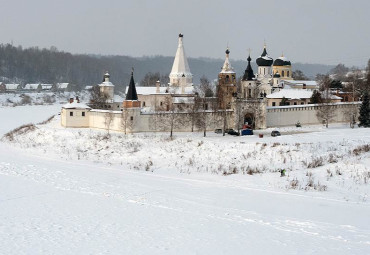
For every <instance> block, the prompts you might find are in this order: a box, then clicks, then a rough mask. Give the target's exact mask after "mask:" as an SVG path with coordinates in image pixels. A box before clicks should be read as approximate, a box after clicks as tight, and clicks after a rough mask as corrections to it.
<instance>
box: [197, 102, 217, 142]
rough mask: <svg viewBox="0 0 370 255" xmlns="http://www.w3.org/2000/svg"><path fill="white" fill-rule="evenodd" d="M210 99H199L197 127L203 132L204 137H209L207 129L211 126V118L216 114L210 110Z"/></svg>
mask: <svg viewBox="0 0 370 255" xmlns="http://www.w3.org/2000/svg"><path fill="white" fill-rule="evenodd" d="M212 99H213V98H210V97H199V98H198V105H199V106H198V112H197V118H196V122H195V125H196V126H197V128H198V130H200V131H203V136H204V137H206V136H207V128H208V126H209V125H210V122H211V117H212V116H214V112H213V110H212V109H210V108H211V107H210V105H211V100H212Z"/></svg>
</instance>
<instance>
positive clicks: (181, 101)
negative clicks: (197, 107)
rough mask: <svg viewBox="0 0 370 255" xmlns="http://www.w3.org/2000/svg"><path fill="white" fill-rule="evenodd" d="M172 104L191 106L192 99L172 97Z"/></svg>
mask: <svg viewBox="0 0 370 255" xmlns="http://www.w3.org/2000/svg"><path fill="white" fill-rule="evenodd" d="M172 102H173V103H174V104H193V103H194V97H173V100H172Z"/></svg>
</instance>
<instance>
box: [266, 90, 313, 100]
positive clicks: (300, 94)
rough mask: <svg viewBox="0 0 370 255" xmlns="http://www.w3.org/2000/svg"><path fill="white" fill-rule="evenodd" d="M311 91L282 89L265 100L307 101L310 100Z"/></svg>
mask: <svg viewBox="0 0 370 255" xmlns="http://www.w3.org/2000/svg"><path fill="white" fill-rule="evenodd" d="M312 93H313V90H308V89H282V90H280V91H278V92H275V93H272V94H270V95H267V96H266V97H267V98H283V97H285V98H286V99H307V98H311V96H312Z"/></svg>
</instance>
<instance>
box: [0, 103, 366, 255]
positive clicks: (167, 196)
mask: <svg viewBox="0 0 370 255" xmlns="http://www.w3.org/2000/svg"><path fill="white" fill-rule="evenodd" d="M59 110H60V106H58V105H55V106H53V105H51V106H30V107H28V108H27V107H15V108H13V107H8V108H6V107H4V108H0V116H1V117H3V119H5V120H6V121H4V123H2V125H1V128H0V132H1V135H4V134H5V133H6V132H8V131H10V130H11V129H13V128H15V127H17V126H19V125H21V124H26V123H29V122H30V121H31V120H34V121H33V122H34V123H38V122H41V121H43V120H45V119H47V118H48V117H49V116H51V115H53V114H56V113H57V112H58V111H59ZM59 123H60V120H59V116H58V115H57V116H56V117H55V118H54V119H53V120H52V121H51V122H50V123H47V124H42V125H36V126H35V127H31V128H29V130H28V131H26V130H25V129H23V130H21V131H20V132H18V133H17V134H14V135H13V136H7V137H5V138H3V139H2V142H1V143H0V187H1V192H0V208H1V209H0V236H1V238H0V246H1V252H0V253H2V254H370V217H369V215H370V199H369V197H368V195H369V193H370V185H369V181H370V152H369V144H370V130H369V129H360V128H355V129H353V130H352V129H350V128H348V127H346V126H344V125H332V126H331V127H330V128H329V129H328V130H326V129H324V128H322V127H321V126H313V127H303V128H302V129H296V128H284V129H280V132H281V133H282V136H281V137H271V136H269V133H270V132H271V130H265V131H261V132H262V133H264V135H265V136H264V138H258V136H253V137H233V136H228V135H227V136H225V137H222V135H218V134H214V133H209V134H208V135H209V136H208V137H206V138H203V137H202V136H201V134H191V133H182V134H178V133H177V134H175V135H176V137H175V139H174V140H170V139H168V134H166V133H162V134H138V135H133V136H127V137H126V136H124V135H122V134H119V133H112V134H111V135H110V136H109V137H108V136H107V134H106V132H104V131H98V130H90V129H64V128H62V127H60V125H59ZM256 133H258V132H256ZM282 168H284V169H286V171H287V172H286V176H285V177H280V173H279V170H280V169H282Z"/></svg>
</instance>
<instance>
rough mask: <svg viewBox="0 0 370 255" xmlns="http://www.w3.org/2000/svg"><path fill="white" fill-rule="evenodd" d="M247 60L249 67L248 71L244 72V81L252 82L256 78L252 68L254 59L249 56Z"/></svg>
mask: <svg viewBox="0 0 370 255" xmlns="http://www.w3.org/2000/svg"><path fill="white" fill-rule="evenodd" d="M247 60H248V66H247V69H245V71H244V75H243V81H251V80H253V78H255V75H254V72H253V69H252V66H251V60H252V59H251V56H250V55H249V56H248V58H247Z"/></svg>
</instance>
